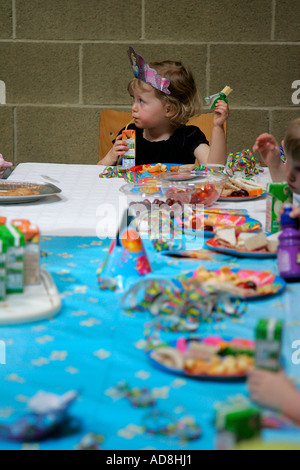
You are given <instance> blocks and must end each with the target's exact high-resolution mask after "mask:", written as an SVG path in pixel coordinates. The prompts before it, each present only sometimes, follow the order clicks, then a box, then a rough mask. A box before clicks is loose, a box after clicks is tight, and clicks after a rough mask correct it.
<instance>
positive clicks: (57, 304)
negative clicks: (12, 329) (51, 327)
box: [0, 269, 61, 325]
mask: <svg viewBox="0 0 300 470" xmlns="http://www.w3.org/2000/svg"><path fill="white" fill-rule="evenodd" d="M60 309H61V299H60V295H59V293H58V291H57V288H56V285H55V284H54V282H53V279H52V277H51V274H50V273H48V271H46V270H44V269H41V282H40V284H37V285H34V286H25V288H24V292H23V293H22V294H8V295H7V297H6V299H5V300H4V301H0V325H17V324H21V323H29V322H33V321H38V320H45V319H49V318H52V317H54V316H55V315H57V314H58V313H59V311H60Z"/></svg>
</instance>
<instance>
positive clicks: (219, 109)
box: [214, 100, 229, 126]
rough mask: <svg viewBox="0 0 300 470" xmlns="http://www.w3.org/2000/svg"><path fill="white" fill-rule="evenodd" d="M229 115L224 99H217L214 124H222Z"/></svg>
mask: <svg viewBox="0 0 300 470" xmlns="http://www.w3.org/2000/svg"><path fill="white" fill-rule="evenodd" d="M228 116H229V106H228V103H226V101H223V100H218V101H217V103H216V106H215V108H214V126H223V124H224V122H225V121H226V120H227V119H228Z"/></svg>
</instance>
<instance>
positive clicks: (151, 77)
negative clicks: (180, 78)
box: [127, 47, 171, 95]
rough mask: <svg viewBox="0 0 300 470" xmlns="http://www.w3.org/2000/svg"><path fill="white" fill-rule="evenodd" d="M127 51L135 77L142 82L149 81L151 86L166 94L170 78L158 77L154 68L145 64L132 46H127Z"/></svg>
mask: <svg viewBox="0 0 300 470" xmlns="http://www.w3.org/2000/svg"><path fill="white" fill-rule="evenodd" d="M127 52H128V56H129V60H130V63H131V67H132V70H133V73H134V75H135V77H136V78H138V79H139V80H142V81H143V82H146V83H149V85H151V86H153V87H154V88H156V89H157V90H160V91H162V92H163V93H166V94H167V95H169V94H170V93H171V92H170V91H169V90H168V86H169V85H170V80H168V79H167V78H162V77H160V76H159V75H158V73H157V72H156V70H154V69H151V68H150V67H149V65H148V64H146V62H145V61H144V59H143V57H141V56H140V55H138V54H136V52H135V51H134V50H133V48H132V47H129V49H128V51H127Z"/></svg>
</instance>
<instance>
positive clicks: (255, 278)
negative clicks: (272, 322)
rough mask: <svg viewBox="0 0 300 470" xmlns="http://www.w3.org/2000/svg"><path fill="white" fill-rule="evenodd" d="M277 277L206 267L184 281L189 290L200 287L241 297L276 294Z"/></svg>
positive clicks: (261, 273) (255, 272)
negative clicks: (196, 286) (194, 286)
mask: <svg viewBox="0 0 300 470" xmlns="http://www.w3.org/2000/svg"><path fill="white" fill-rule="evenodd" d="M274 280H275V275H274V274H272V273H270V272H267V271H251V270H247V269H243V270H240V271H237V272H235V271H232V270H231V269H230V268H229V266H222V267H221V268H220V269H218V270H216V271H214V270H207V269H206V268H205V267H204V266H201V268H199V269H197V271H195V273H194V275H193V277H192V278H189V279H187V280H186V281H184V284H186V287H187V288H188V289H189V288H191V286H193V285H199V284H201V286H202V287H203V288H204V289H208V290H211V289H212V290H213V291H216V292H228V293H230V294H234V295H238V296H241V297H251V296H257V295H268V294H275V293H276V292H277V291H278V290H279V288H280V285H275V284H274Z"/></svg>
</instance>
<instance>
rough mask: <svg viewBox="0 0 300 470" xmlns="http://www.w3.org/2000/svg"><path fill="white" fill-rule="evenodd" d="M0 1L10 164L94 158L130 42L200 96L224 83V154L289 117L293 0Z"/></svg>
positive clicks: (298, 40)
mask: <svg viewBox="0 0 300 470" xmlns="http://www.w3.org/2000/svg"><path fill="white" fill-rule="evenodd" d="M0 2H1V8H0V24H1V29H0V80H2V81H4V82H5V85H6V104H2V105H0V136H1V137H0V153H2V154H3V155H4V157H5V158H6V159H7V160H9V161H13V162H14V164H15V165H16V164H18V163H21V162H27V161H31V162H32V161H36V162H61V163H86V164H96V163H97V161H98V145H99V137H98V136H99V132H98V131H99V116H100V113H101V110H102V109H104V108H106V107H109V108H114V109H121V110H130V100H129V96H128V94H127V83H128V81H129V80H130V79H131V77H132V72H131V69H130V65H129V61H128V57H127V52H126V51H127V48H128V46H129V45H132V46H133V47H134V48H135V49H136V51H137V52H138V53H140V54H141V55H143V56H144V58H145V59H146V61H147V62H149V61H151V60H163V59H166V58H170V59H179V60H182V61H183V62H184V63H185V64H187V65H188V66H189V67H190V68H191V69H192V70H193V72H194V74H195V77H196V80H197V84H198V87H199V90H200V92H201V95H208V94H212V93H215V92H217V91H220V90H221V89H222V88H223V87H224V86H225V85H229V86H230V87H231V88H233V92H232V94H231V95H230V109H231V111H230V118H229V122H228V152H235V151H239V150H241V149H242V148H251V147H252V145H253V142H254V140H255V138H256V136H257V135H258V134H260V133H261V132H271V133H273V134H274V135H275V136H276V137H277V139H282V137H283V135H284V131H285V128H286V126H287V123H288V122H289V121H290V120H291V119H294V118H296V117H298V116H299V115H300V107H299V102H300V60H299V59H300V28H299V17H300V3H299V0H251V1H244V0H242V1H241V0H231V1H228V0H227V1H225V0H0ZM293 87H294V88H293ZM207 111H208V109H206V108H205V107H204V108H203V112H207Z"/></svg>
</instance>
